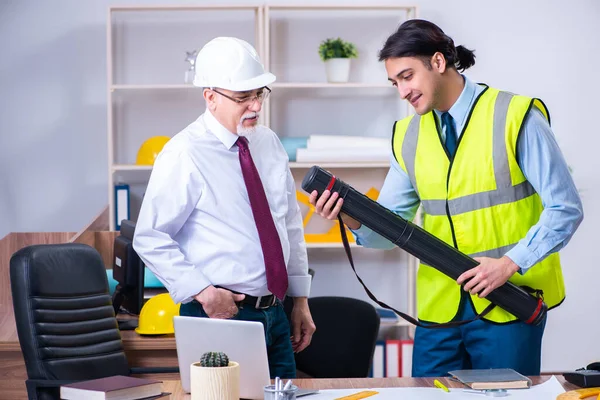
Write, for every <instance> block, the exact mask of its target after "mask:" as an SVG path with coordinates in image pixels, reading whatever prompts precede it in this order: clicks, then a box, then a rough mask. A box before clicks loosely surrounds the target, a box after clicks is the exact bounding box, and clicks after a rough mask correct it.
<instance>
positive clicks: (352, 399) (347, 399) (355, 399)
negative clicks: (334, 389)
mask: <svg viewBox="0 0 600 400" xmlns="http://www.w3.org/2000/svg"><path fill="white" fill-rule="evenodd" d="M378 393H379V392H376V391H374V390H363V391H362V392H358V393H354V394H351V395H349V396H344V397H338V398H336V399H335V400H359V399H366V398H367V397H371V396H375V395H376V394H378Z"/></svg>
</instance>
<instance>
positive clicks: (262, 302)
mask: <svg viewBox="0 0 600 400" xmlns="http://www.w3.org/2000/svg"><path fill="white" fill-rule="evenodd" d="M217 287H219V286H217ZM221 289H225V290H229V291H230V292H232V293H235V294H243V295H244V296H245V297H244V300H242V301H240V302H238V304H239V303H243V304H248V305H250V306H252V307H254V308H256V309H258V310H264V309H266V308H269V307H273V306H274V305H275V304H277V297H276V296H275V295H274V294H268V295H266V296H259V297H256V296H250V295H249V294H246V293H240V292H236V291H235V290H231V289H227V288H224V287H222V288H221Z"/></svg>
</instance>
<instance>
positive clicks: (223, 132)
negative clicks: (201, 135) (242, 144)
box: [203, 110, 238, 150]
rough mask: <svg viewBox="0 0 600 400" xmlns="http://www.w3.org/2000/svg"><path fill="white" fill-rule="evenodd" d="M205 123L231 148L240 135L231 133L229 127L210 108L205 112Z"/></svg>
mask: <svg viewBox="0 0 600 400" xmlns="http://www.w3.org/2000/svg"><path fill="white" fill-rule="evenodd" d="M203 119H204V124H205V125H206V128H208V130H209V131H211V132H212V133H213V134H214V135H215V136H216V137H217V139H219V140H220V141H221V143H223V145H225V147H226V148H227V149H228V150H229V149H231V148H232V147H233V145H234V144H235V142H237V140H238V135H237V134H235V133H231V132H230V131H229V130H228V129H227V128H225V127H224V126H223V125H222V124H221V123H220V122H219V121H217V119H216V118H215V116H214V115H212V113H211V112H210V110H206V112H205V113H204V117H203Z"/></svg>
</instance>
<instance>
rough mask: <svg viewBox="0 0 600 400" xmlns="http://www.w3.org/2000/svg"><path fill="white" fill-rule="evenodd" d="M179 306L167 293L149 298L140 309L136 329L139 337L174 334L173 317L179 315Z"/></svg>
mask: <svg viewBox="0 0 600 400" xmlns="http://www.w3.org/2000/svg"><path fill="white" fill-rule="evenodd" d="M179 307H181V304H175V302H174V301H173V299H172V298H171V296H170V295H169V294H168V293H161V294H157V295H156V296H153V297H151V298H150V299H149V300H148V301H147V302H146V304H144V306H143V307H142V311H141V312H140V319H139V322H138V327H137V328H135V331H136V332H137V333H139V334H140V335H166V334H169V333H174V332H175V328H174V327H173V317H174V316H176V315H179Z"/></svg>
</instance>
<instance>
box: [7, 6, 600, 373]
mask: <svg viewBox="0 0 600 400" xmlns="http://www.w3.org/2000/svg"><path fill="white" fill-rule="evenodd" d="M330 1H331V2H337V3H344V4H346V3H348V2H350V3H354V2H355V1H343V0H330ZM166 2H167V1H166V0H162V1H138V0H136V1H132V0H130V1H127V2H112V1H102V0H95V1H80V0H53V1H45V0H35V1H34V0H30V1H24V0H21V1H17V0H11V1H7V0H3V1H1V2H0V48H2V49H3V55H2V57H0V88H1V89H0V99H1V100H0V237H1V236H3V233H6V232H8V231H9V230H13V231H76V230H78V229H79V228H81V227H82V226H83V225H84V224H85V223H87V222H88V221H89V220H90V218H92V217H93V216H94V215H95V214H96V213H97V212H98V211H99V210H100V209H101V208H102V207H103V206H104V205H105V204H106V202H107V200H106V184H107V176H106V174H107V168H106V163H107V150H106V147H107V146H106V54H105V49H106V31H105V29H106V28H105V23H106V8H107V6H108V5H111V4H119V5H121V4H124V3H125V4H162V3H166ZM280 2H281V3H285V2H284V1H280ZM311 2H313V3H318V2H317V1H314V0H313V1H311ZM181 3H190V4H194V3H196V4H197V3H201V2H200V1H195V2H184V1H180V2H178V4H181ZM228 3H246V2H243V1H237V2H234V1H229V2H228ZM390 3H392V2H390ZM412 3H413V4H416V5H418V6H419V14H420V17H422V18H426V19H430V20H432V21H433V22H436V23H438V24H439V25H440V26H442V28H443V29H444V30H445V31H446V33H448V34H449V35H450V36H452V37H453V38H454V40H455V43H456V44H463V45H465V46H467V47H468V48H474V49H475V50H476V55H477V64H476V66H475V67H474V68H473V69H472V70H469V71H468V75H469V76H470V77H471V78H472V79H474V80H476V81H483V82H486V83H488V84H490V85H493V86H496V87H499V88H502V89H506V90H510V91H513V92H517V93H521V94H525V95H530V96H538V97H540V98H542V99H543V100H544V101H545V102H546V104H547V105H548V107H549V108H550V112H551V114H552V117H553V127H554V130H555V133H556V136H557V138H558V141H559V143H560V145H561V147H562V149H563V152H564V154H565V156H566V158H567V160H568V162H569V164H570V165H571V166H572V167H573V169H574V177H575V179H576V182H577V184H578V186H579V187H580V188H581V191H582V196H583V200H584V206H585V220H584V222H583V224H582V225H581V227H580V229H579V231H578V232H577V234H576V235H575V237H574V238H573V240H572V242H571V243H570V244H569V246H568V247H567V248H566V249H565V250H564V251H563V252H562V259H563V265H564V274H565V280H566V284H567V299H566V301H565V303H564V304H563V305H562V306H561V307H560V308H558V309H557V310H554V311H552V312H551V313H550V319H549V322H548V326H547V330H546V336H545V342H544V353H543V369H544V370H546V371H558V370H564V369H573V368H577V367H580V366H582V365H585V364H586V363H588V362H590V361H594V360H600V344H599V342H598V339H597V338H598V337H600V312H598V309H597V305H598V304H600V295H599V294H598V293H599V292H598V282H599V281H600V279H599V278H600V274H599V273H598V266H597V265H596V257H595V256H596V254H595V252H594V251H593V250H594V247H595V245H596V242H595V238H596V236H597V232H596V229H595V227H596V226H598V224H599V223H600V215H599V211H598V208H597V207H596V203H597V200H596V199H598V198H600V188H599V187H598V186H596V185H595V184H596V182H598V179H597V171H598V170H600V168H599V165H598V164H599V163H600V157H598V156H597V151H596V146H597V145H600V143H599V140H598V139H597V138H596V130H597V123H596V121H595V118H594V117H595V111H596V110H595V108H596V107H595V106H596V103H595V100H596V95H597V93H599V92H600V84H599V81H598V79H597V71H596V70H597V66H598V65H599V64H600V55H599V54H598V51H597V49H598V44H597V40H598V38H600V25H599V24H598V21H599V20H600V3H599V2H597V1H596V0H579V1H571V2H565V1H558V0H550V1H548V0H530V1H522V0H521V1H517V0H502V1H496V2H489V1H485V2H481V1H477V0H455V1H452V2H448V1H439V0H438V1H435V0H420V1H413V2H412ZM390 33H391V32H390ZM321 118H325V116H321ZM365 257H368V255H367V253H365ZM323 261H324V262H325V263H326V260H323ZM365 262H366V261H365ZM343 268H344V269H343V272H340V274H341V276H343V282H344V284H346V285H347V286H348V287H352V288H353V289H352V290H355V291H360V288H359V287H358V286H357V285H355V283H354V281H353V279H354V278H353V277H352V276H351V275H350V274H348V269H347V267H346V266H343ZM330 274H331V275H330ZM326 275H327V276H332V277H333V276H334V272H333V270H329V273H326ZM376 278H377V277H373V279H376ZM321 288H322V289H319V291H320V290H326V288H325V287H321ZM392 289H393V288H389V287H387V286H382V290H383V291H385V292H386V293H387V292H388V291H389V290H392ZM382 297H383V296H382Z"/></svg>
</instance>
